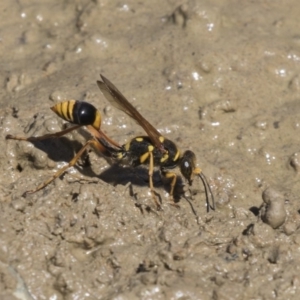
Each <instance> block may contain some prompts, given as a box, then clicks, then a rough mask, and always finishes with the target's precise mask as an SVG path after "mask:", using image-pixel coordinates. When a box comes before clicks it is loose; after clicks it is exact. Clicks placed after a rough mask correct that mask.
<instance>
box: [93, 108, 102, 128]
mask: <svg viewBox="0 0 300 300" xmlns="http://www.w3.org/2000/svg"><path fill="white" fill-rule="evenodd" d="M100 126H101V114H100V112H99V111H98V110H97V112H96V116H95V120H94V123H93V127H94V128H95V129H97V130H99V129H100Z"/></svg>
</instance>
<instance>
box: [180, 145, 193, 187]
mask: <svg viewBox="0 0 300 300" xmlns="http://www.w3.org/2000/svg"><path fill="white" fill-rule="evenodd" d="M195 168H196V156H195V154H194V152H192V151H190V150H187V151H185V152H184V153H183V156H182V158H181V161H180V171H181V174H182V175H183V176H184V178H185V179H187V180H188V182H189V184H190V185H191V184H192V181H193V175H194V174H193V171H194V170H195Z"/></svg>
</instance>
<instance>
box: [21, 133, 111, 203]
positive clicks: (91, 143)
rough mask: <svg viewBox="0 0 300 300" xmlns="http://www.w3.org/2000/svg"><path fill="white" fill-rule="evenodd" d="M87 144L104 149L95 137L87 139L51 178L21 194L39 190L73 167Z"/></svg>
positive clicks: (101, 150)
mask: <svg viewBox="0 0 300 300" xmlns="http://www.w3.org/2000/svg"><path fill="white" fill-rule="evenodd" d="M89 146H93V147H95V148H96V149H97V150H99V151H100V152H102V153H104V152H105V150H106V149H105V148H104V147H103V146H102V145H101V144H100V143H99V142H98V141H97V140H95V139H90V140H88V141H87V142H86V143H85V144H84V146H83V147H82V148H81V149H80V150H79V152H78V153H77V154H76V155H75V156H74V157H73V159H72V160H71V161H70V162H69V163H68V164H67V165H66V166H64V167H62V168H61V169H59V170H58V171H57V172H56V173H55V174H54V175H53V176H52V177H51V178H49V179H48V180H46V181H44V182H43V183H42V184H40V185H39V186H38V187H37V188H35V189H33V190H29V191H26V192H25V193H24V194H23V195H22V196H23V197H26V195H27V194H33V193H35V192H37V191H40V190H41V189H43V188H44V187H46V186H47V185H48V184H49V183H51V182H52V181H54V180H55V179H56V178H58V177H59V176H61V175H62V174H63V173H64V172H65V171H66V170H67V169H68V168H70V167H73V166H74V165H75V163H76V162H77V160H78V159H79V158H80V156H81V155H82V154H83V153H84V151H85V150H86V149H87V147H89Z"/></svg>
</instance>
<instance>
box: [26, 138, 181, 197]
mask: <svg viewBox="0 0 300 300" xmlns="http://www.w3.org/2000/svg"><path fill="white" fill-rule="evenodd" d="M30 143H32V144H33V145H34V147H35V148H37V149H39V150H41V151H43V152H44V153H46V154H47V156H48V158H49V159H51V160H53V161H55V162H66V163H69V162H70V161H71V160H72V159H73V158H74V156H75V155H76V153H77V152H78V151H79V150H80V149H81V148H82V146H83V145H82V143H80V142H78V141H76V140H72V139H69V138H68V137H65V136H62V137H59V138H48V139H44V140H40V141H30ZM88 153H89V150H87V151H86V153H84V154H83V155H82V156H81V158H79V160H78V162H77V163H76V164H75V165H74V168H75V169H76V170H77V171H78V172H80V173H81V174H82V175H84V176H87V177H91V178H92V177H96V178H99V179H101V180H103V181H104V182H106V183H109V184H111V185H114V186H116V185H126V184H128V183H129V182H130V183H132V184H133V185H135V186H149V169H148V168H147V165H141V166H137V167H131V166H122V165H120V164H119V163H115V162H113V161H112V160H111V159H110V158H109V157H106V156H104V155H102V154H101V153H98V152H97V154H98V155H99V156H100V157H102V158H104V159H105V160H106V161H107V164H109V167H108V168H107V169H106V170H105V171H103V172H101V173H100V174H96V173H95V172H94V171H93V168H92V164H91V162H90V160H89V156H88ZM29 160H31V161H32V160H34V157H29ZM152 178H153V185H154V188H155V189H158V188H163V189H164V190H165V191H167V192H169V191H170V179H167V178H164V177H163V176H161V172H160V170H155V171H154V172H153V177H152ZM182 194H183V182H182V178H181V176H177V180H176V186H175V190H174V200H175V202H178V201H179V199H180V197H181V196H180V195H182Z"/></svg>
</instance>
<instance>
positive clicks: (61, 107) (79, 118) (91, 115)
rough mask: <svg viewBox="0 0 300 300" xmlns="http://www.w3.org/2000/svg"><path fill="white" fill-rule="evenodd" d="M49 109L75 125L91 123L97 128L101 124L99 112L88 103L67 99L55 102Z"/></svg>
mask: <svg viewBox="0 0 300 300" xmlns="http://www.w3.org/2000/svg"><path fill="white" fill-rule="evenodd" d="M51 109H52V110H53V111H54V112H55V113H56V114H57V115H58V116H59V117H61V118H62V119H64V120H66V121H68V122H70V123H73V124H77V125H92V126H93V127H94V128H95V129H97V130H99V129H100V126H101V115H100V112H99V111H98V110H97V109H96V108H95V107H94V106H93V105H92V104H90V103H88V102H84V101H77V100H69V101H63V102H60V103H57V104H56V105H54V106H52V107H51Z"/></svg>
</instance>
